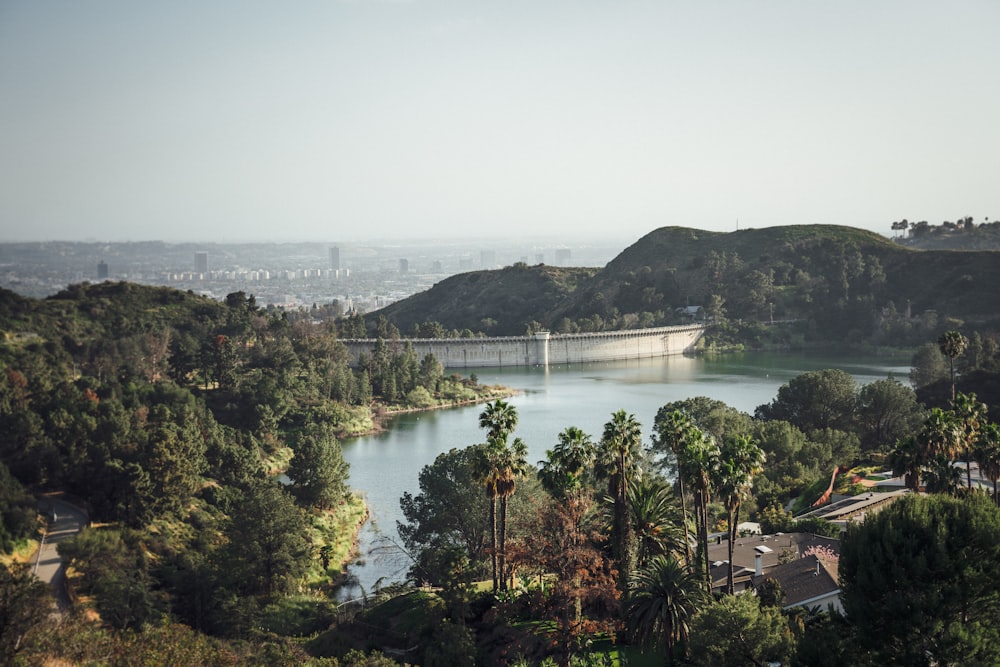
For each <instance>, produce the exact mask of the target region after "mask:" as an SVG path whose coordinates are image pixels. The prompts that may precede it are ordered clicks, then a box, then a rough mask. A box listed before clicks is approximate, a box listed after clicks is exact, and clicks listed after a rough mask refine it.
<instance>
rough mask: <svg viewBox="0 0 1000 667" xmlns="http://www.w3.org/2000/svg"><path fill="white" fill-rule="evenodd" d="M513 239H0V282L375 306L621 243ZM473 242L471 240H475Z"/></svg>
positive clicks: (605, 252) (594, 255)
mask: <svg viewBox="0 0 1000 667" xmlns="http://www.w3.org/2000/svg"><path fill="white" fill-rule="evenodd" d="M529 244H530V242H523V243H502V242H501V243H497V244H496V245H495V246H494V247H490V248H486V249H484V248H482V247H481V243H480V244H476V243H473V242H468V243H465V244H462V243H454V242H445V241H442V242H437V243H436V242H433V241H428V242H423V243H419V244H418V243H411V244H403V243H396V244H392V245H388V244H380V245H376V244H370V245H369V244H349V245H339V244H338V245H328V244H316V243H246V244H224V243H215V244H189V243H184V244H169V243H164V242H160V241H148V242H124V243H82V242H80V243H78V242H61V241H58V242H38V243H0V287H4V288H6V289H9V290H12V291H14V292H17V293H19V294H22V295H24V296H31V297H45V296H49V295H51V294H55V293H57V292H59V291H60V290H62V289H64V288H65V287H67V286H68V285H71V284H77V283H83V282H97V281H105V280H112V281H118V280H125V281H129V282H134V283H139V284H148V285H166V286H170V287H175V288H177V289H183V290H191V291H193V292H196V293H199V294H205V295H207V296H210V297H213V298H217V299H222V298H224V297H225V296H226V295H227V294H230V293H232V292H237V291H243V292H246V293H247V294H253V295H254V297H255V298H256V301H257V303H258V304H259V305H261V306H269V305H273V306H278V307H286V308H299V307H310V306H312V305H321V304H322V305H326V304H330V303H333V302H334V301H336V302H338V303H339V304H341V306H342V308H343V309H344V310H345V311H349V310H352V309H356V310H358V311H361V312H369V311H371V310H377V309H378V308H382V307H383V306H386V305H388V304H389V303H392V302H393V301H396V300H399V299H402V298H405V297H407V296H410V295H412V294H415V293H417V292H420V291H423V290H426V289H428V288H430V287H431V286H433V285H434V283H436V282H438V281H440V280H442V279H444V278H447V277H448V276H450V275H453V274H456V273H462V272H465V271H474V270H479V269H494V268H499V267H501V266H506V265H510V264H514V263H515V262H524V263H526V264H544V263H546V258H551V259H550V263H553V264H555V265H558V266H569V265H571V264H572V263H574V262H575V265H576V266H604V265H605V264H606V263H607V262H608V261H610V260H611V259H612V258H613V257H614V256H615V255H616V254H617V253H618V252H619V251H620V250H621V246H615V245H612V244H610V243H609V244H607V245H606V246H601V245H583V244H581V245H579V246H575V247H573V248H570V247H568V246H565V245H554V246H552V247H546V246H543V245H538V244H533V245H529ZM477 246H478V247H477Z"/></svg>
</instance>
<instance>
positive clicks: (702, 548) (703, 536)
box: [679, 430, 719, 590]
mask: <svg viewBox="0 0 1000 667" xmlns="http://www.w3.org/2000/svg"><path fill="white" fill-rule="evenodd" d="M679 463H680V474H681V476H683V477H684V478H686V479H687V480H688V482H689V483H690V484H691V486H692V488H693V490H694V504H695V523H696V524H697V527H698V549H699V554H698V555H699V558H698V559H697V560H698V562H699V566H700V567H704V571H703V572H702V575H703V576H704V577H705V580H706V582H707V583H708V588H709V590H711V588H712V572H711V567H710V566H709V560H708V503H709V500H710V497H711V480H712V478H713V477H714V476H715V470H716V468H718V467H719V446H718V445H717V444H716V442H715V438H713V437H712V436H711V435H709V434H707V433H705V432H703V431H700V430H698V431H695V432H692V435H691V437H689V438H688V439H687V441H686V442H685V446H684V449H683V451H682V452H681V456H680V461H679Z"/></svg>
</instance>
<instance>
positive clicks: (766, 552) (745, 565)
mask: <svg viewBox="0 0 1000 667" xmlns="http://www.w3.org/2000/svg"><path fill="white" fill-rule="evenodd" d="M810 547H823V548H825V549H828V550H829V551H830V552H831V553H833V554H834V555H839V554H840V540H838V539H836V538H833V537H823V536H822V535H813V534H812V533H776V534H774V535H746V536H743V537H738V538H736V542H734V543H733V565H734V567H733V586H734V588H735V591H736V592H741V591H745V590H748V589H750V588H752V578H753V577H754V576H755V575H756V576H759V575H762V574H766V573H769V572H770V571H771V570H773V569H774V568H775V567H777V566H778V565H780V564H781V563H785V562H788V561H794V560H798V559H800V558H801V556H802V554H803V553H804V552H805V551H808V550H809V548H810ZM708 558H709V563H710V566H711V567H710V571H711V576H712V590H713V591H715V592H723V591H725V589H726V579H727V577H728V575H729V541H728V540H726V539H725V536H724V535H716V536H715V540H714V541H710V542H709V545H708Z"/></svg>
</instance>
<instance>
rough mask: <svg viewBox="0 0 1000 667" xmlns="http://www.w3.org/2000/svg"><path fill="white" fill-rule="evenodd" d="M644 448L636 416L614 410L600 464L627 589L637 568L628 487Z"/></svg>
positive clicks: (614, 546)
mask: <svg viewBox="0 0 1000 667" xmlns="http://www.w3.org/2000/svg"><path fill="white" fill-rule="evenodd" d="M641 447H642V427H641V426H640V425H639V422H638V421H637V420H636V418H635V415H629V414H626V413H625V411H624V410H618V411H617V412H614V413H612V415H611V421H609V422H607V423H606V424H605V425H604V435H603V436H602V437H601V443H600V459H599V461H600V466H601V470H602V471H603V472H604V474H605V476H606V477H607V479H608V496H609V497H610V498H611V499H612V500H613V502H614V514H613V516H612V524H611V550H612V554H613V555H614V560H615V563H616V564H617V566H618V577H619V581H618V585H619V588H620V590H621V591H622V593H625V592H626V591H627V590H628V576H629V573H630V572H631V570H632V569H633V568H634V567H635V535H634V534H633V532H632V525H631V522H630V521H629V509H628V487H629V485H630V484H632V483H633V482H634V481H635V479H636V477H637V472H638V471H637V469H636V465H635V464H636V459H637V458H638V456H639V454H640V450H641Z"/></svg>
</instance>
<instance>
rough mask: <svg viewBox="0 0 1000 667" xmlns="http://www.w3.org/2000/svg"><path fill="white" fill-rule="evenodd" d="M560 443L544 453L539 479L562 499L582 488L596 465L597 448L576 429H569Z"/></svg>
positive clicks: (571, 427)
mask: <svg viewBox="0 0 1000 667" xmlns="http://www.w3.org/2000/svg"><path fill="white" fill-rule="evenodd" d="M558 437H559V442H558V443H556V446H555V447H553V448H552V449H549V450H546V451H545V458H546V460H545V461H539V463H538V466H539V467H538V478H539V480H541V482H542V486H543V487H545V490H546V491H548V492H549V493H550V494H552V496H553V497H555V498H563V497H565V496H566V494H567V493H571V492H573V491H576V490H577V489H579V488H580V486H581V485H582V483H583V476H584V474H585V473H586V471H587V470H588V469H589V468H590V466H591V465H592V464H593V462H594V456H595V455H596V454H597V446H596V445H595V444H594V442H593V440H591V439H590V436H589V435H587V434H586V433H584V432H583V431H582V430H581V429H579V428H577V427H576V426H568V427H566V428H565V429H564V430H563V432H562V433H560V434H559V436H558Z"/></svg>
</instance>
